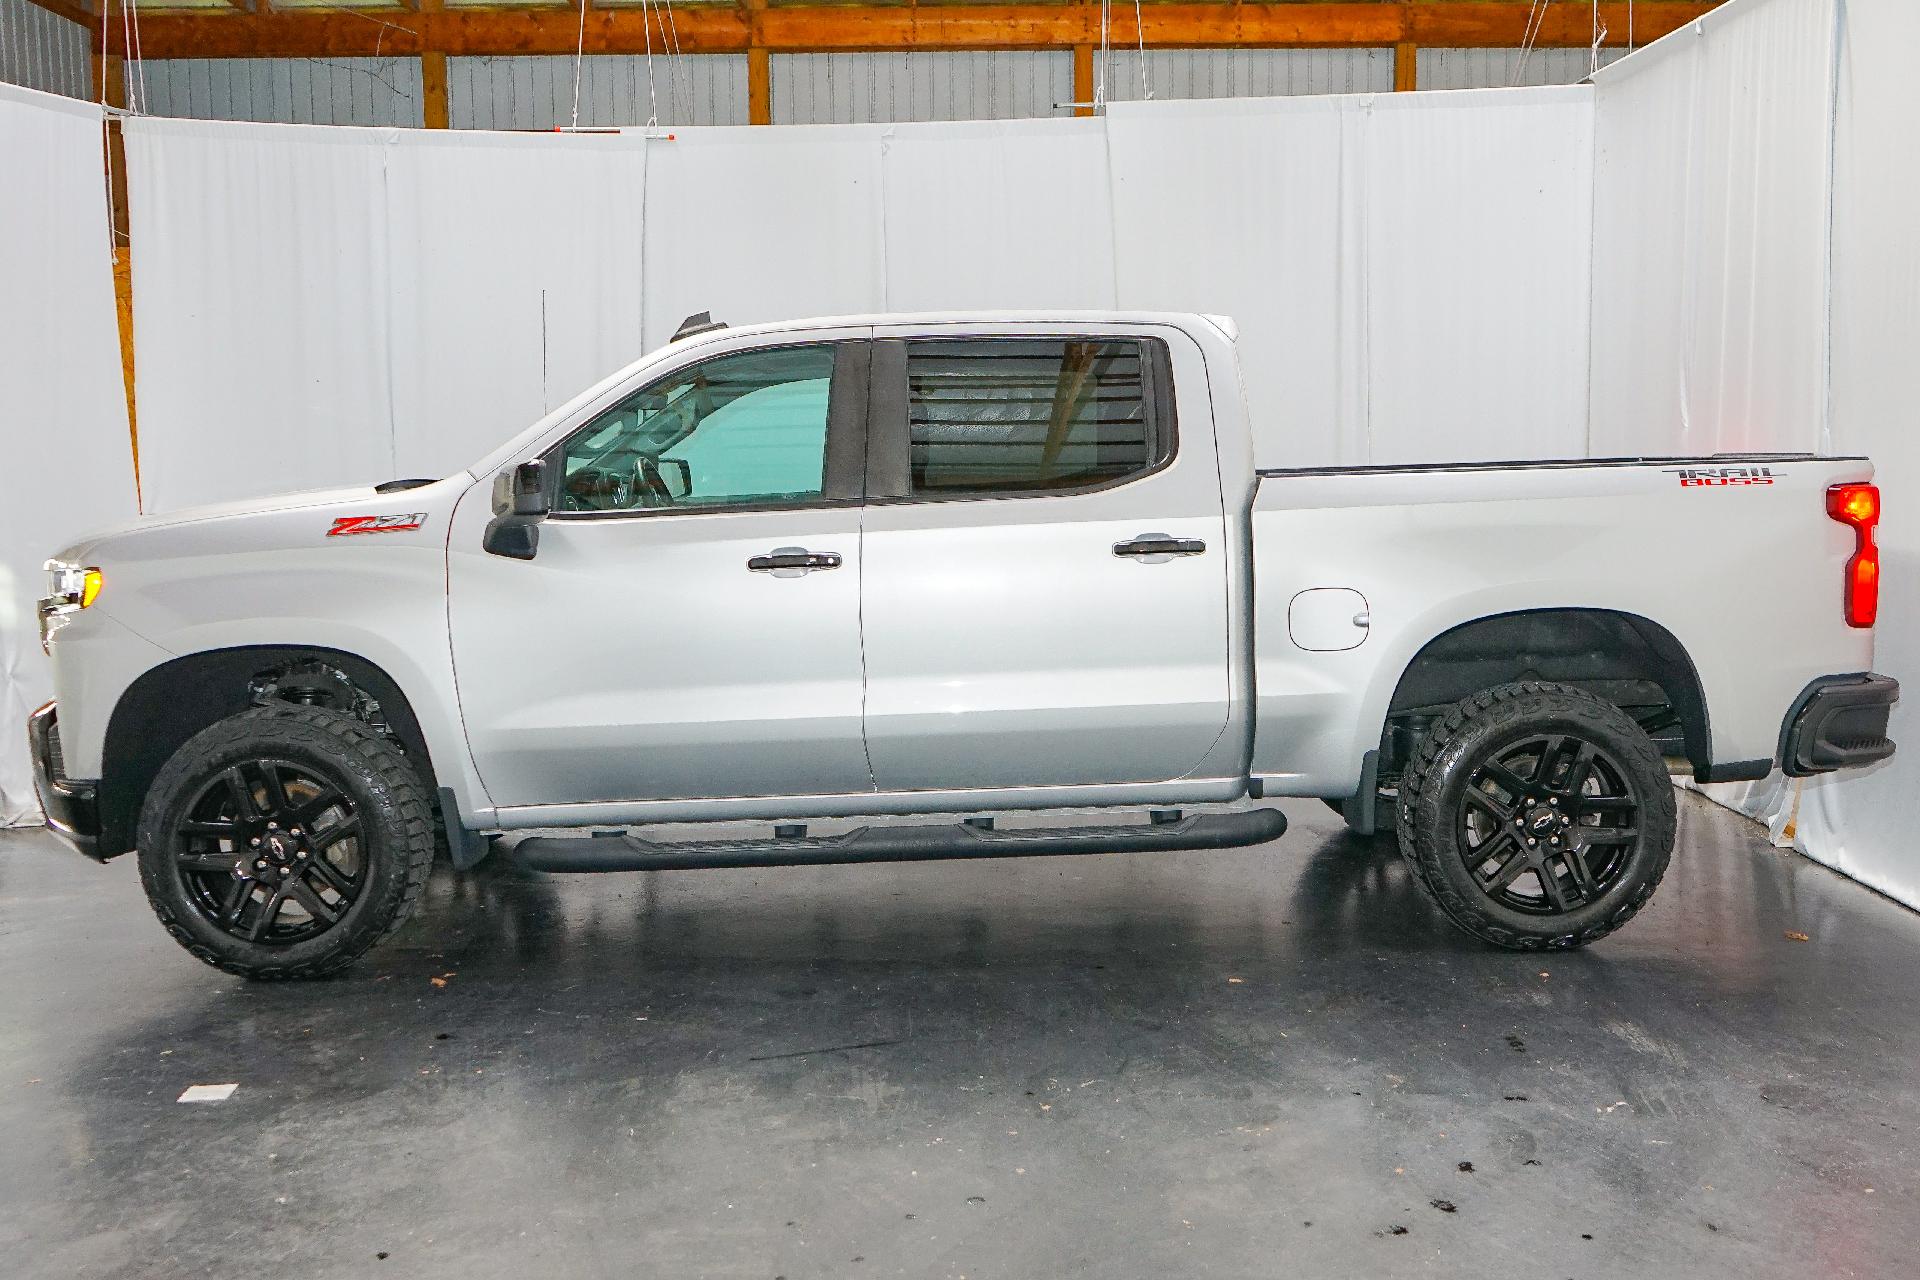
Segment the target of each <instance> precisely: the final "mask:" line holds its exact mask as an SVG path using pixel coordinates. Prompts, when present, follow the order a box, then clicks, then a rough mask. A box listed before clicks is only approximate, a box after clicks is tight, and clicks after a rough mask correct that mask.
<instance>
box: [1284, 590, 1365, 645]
mask: <svg viewBox="0 0 1920 1280" xmlns="http://www.w3.org/2000/svg"><path fill="white" fill-rule="evenodd" d="M1371 625H1372V619H1371V618H1370V617H1369V616H1368V610H1367V598H1366V597H1365V596H1363V595H1361V594H1360V593H1359V592H1358V591H1354V590H1352V589H1351V588H1348V587H1314V588H1311V589H1310V590H1307V591H1302V592H1300V593H1299V594H1298V595H1296V596H1294V598H1293V599H1292V600H1291V601H1289V602H1288V604H1287V634H1288V635H1289V636H1291V637H1292V638H1293V643H1294V644H1295V645H1296V646H1298V647H1299V648H1302V649H1305V650H1307V651H1309V652H1311V653H1332V652H1335V651H1337V650H1340V649H1352V648H1354V647H1356V646H1357V645H1359V644H1360V642H1361V641H1363V640H1365V639H1366V638H1367V628H1368V627H1369V626H1371Z"/></svg>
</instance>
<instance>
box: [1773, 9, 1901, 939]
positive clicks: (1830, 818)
mask: <svg viewBox="0 0 1920 1280" xmlns="http://www.w3.org/2000/svg"><path fill="white" fill-rule="evenodd" d="M1916 48H1920V5H1915V4H1912V3H1910V2H1909V0H1847V4H1846V25H1845V27H1844V28H1843V32H1842V41H1841V49H1840V54H1841V58H1840V70H1839V80H1838V104H1837V105H1838V110H1837V114H1836V120H1835V123H1836V128H1835V132H1834V137H1835V142H1836V146H1835V154H1834V184H1833V311H1832V316H1833V329H1832V343H1833V347H1832V350H1833V366H1832V367H1833V377H1832V384H1833V395H1832V402H1831V410H1832V447H1833V449H1834V450H1835V451H1837V452H1842V453H1865V454H1868V455H1870V456H1871V457H1872V458H1873V460H1874V462H1875V464H1876V466H1877V468H1878V470H1877V476H1878V479H1879V482H1880V486H1881V490H1882V492H1883V494H1884V496H1885V504H1886V515H1885V517H1884V523H1882V525H1881V526H1880V534H1879V540H1880V547H1881V551H1880V566H1881V574H1882V582H1881V605H1880V626H1879V630H1878V632H1877V641H1878V643H1877V649H1878V652H1877V654H1876V656H1875V661H1874V666H1875V667H1876V668H1878V669H1879V670H1881V671H1884V672H1886V673H1888V674H1889V675H1892V676H1895V677H1897V678H1898V679H1899V680H1900V681H1901V682H1902V684H1903V685H1904V686H1905V687H1906V689H1907V698H1906V701H1905V702H1904V703H1903V704H1902V705H1901V706H1900V707H1897V708H1896V709H1895V710H1894V714H1893V738H1894V740H1895V741H1896V742H1899V743H1900V744H1901V751H1902V753H1903V754H1901V755H1897V756H1895V757H1894V758H1893V759H1892V760H1891V761H1889V762H1887V764H1885V765H1882V766H1880V767H1879V768H1876V769H1872V770H1869V771H1867V772H1865V773H1862V774H1853V775H1848V776H1846V777H1843V778H1837V779H1825V780H1822V781H1821V782H1819V783H1818V784H1817V785H1809V786H1808V787H1806V788H1805V791H1804V793H1803V795H1802V798H1801V802H1800V812H1799V822H1798V832H1797V837H1796V844H1797V846H1798V847H1800V848H1802V849H1804V850H1805V851H1807V852H1809V853H1811V854H1812V855H1813V856H1814V857H1816V858H1818V859H1819V860H1820V861H1822V862H1825V863H1828V864H1829V865H1831V866H1833V867H1836V868H1838V869H1839V870H1841V871H1844V872H1845V873H1847V874H1848V875H1850V876H1854V877H1855V878H1857V879H1859V880H1862V881H1864V882H1866V883H1867V884H1870V885H1872V886H1873V887H1874V888H1876V889H1878V890H1880V891H1881V892H1882V893H1885V894H1887V895H1889V896H1891V897H1893V898H1897V899H1899V900H1900V901H1902V902H1905V903H1908V904H1909V905H1912V906H1916V907H1920V850H1916V848H1915V845H1914V835H1913V833H1914V832H1915V831H1916V830H1920V715H1917V714H1916V711H1920V433H1916V431H1915V422H1914V416H1915V406H1916V405H1920V360H1916V359H1915V358H1914V357H1915V352H1916V350H1920V238H1916V237H1915V235H1914V210H1915V209H1920V164H1916V163H1915V149H1914V129H1915V123H1914V122H1915V121H1916V120H1920V80H1916V79H1915V77H1914V75H1913V70H1912V66H1911V58H1910V55H1911V52H1912V51H1913V50H1914V49H1916Z"/></svg>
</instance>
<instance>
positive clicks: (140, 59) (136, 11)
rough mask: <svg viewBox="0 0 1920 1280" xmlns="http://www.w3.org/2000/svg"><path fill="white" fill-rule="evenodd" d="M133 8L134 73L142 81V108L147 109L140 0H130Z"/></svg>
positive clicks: (145, 66) (145, 60)
mask: <svg viewBox="0 0 1920 1280" xmlns="http://www.w3.org/2000/svg"><path fill="white" fill-rule="evenodd" d="M129 7H131V8H132V10H133V75H134V79H136V80H138V81H139V83H140V110H142V111H145V110H146V109H147V59H146V55H144V54H143V53H141V52H140V0H130V6H129Z"/></svg>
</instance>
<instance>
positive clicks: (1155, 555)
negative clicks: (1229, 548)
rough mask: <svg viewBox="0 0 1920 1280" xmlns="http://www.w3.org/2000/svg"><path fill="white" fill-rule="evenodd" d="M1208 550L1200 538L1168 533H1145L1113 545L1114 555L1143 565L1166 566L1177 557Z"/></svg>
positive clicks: (1198, 553) (1195, 554)
mask: <svg viewBox="0 0 1920 1280" xmlns="http://www.w3.org/2000/svg"><path fill="white" fill-rule="evenodd" d="M1206 549H1207V544H1206V543H1204V542H1202V541H1201V540H1200V539H1198V538H1176V537H1174V536H1173V535H1172V534H1167V533H1143V534H1140V535H1139V536H1138V537H1135V538H1129V539H1128V540H1127V541H1125V542H1116V543H1114V544H1113V554H1115V555H1117V556H1125V557H1127V558H1128V559H1130V560H1137V561H1139V562H1140V563H1141V564H1165V563H1166V562H1167V561H1169V560H1171V559H1173V558H1174V557H1175V556H1197V555H1200V554H1201V553H1202V552H1204V551H1205V550H1206Z"/></svg>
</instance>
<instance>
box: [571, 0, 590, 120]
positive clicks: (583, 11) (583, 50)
mask: <svg viewBox="0 0 1920 1280" xmlns="http://www.w3.org/2000/svg"><path fill="white" fill-rule="evenodd" d="M586 55H587V0H580V35H579V38H578V39H576V40H575V41H574V45H573V118H572V121H571V122H570V123H569V124H568V126H567V127H568V128H570V129H578V128H579V127H580V69H581V66H582V65H583V64H584V63H585V62H586V60H587V59H586Z"/></svg>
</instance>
